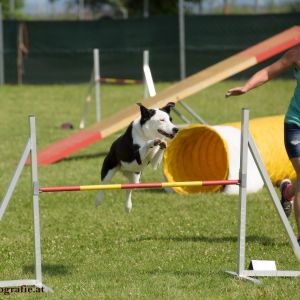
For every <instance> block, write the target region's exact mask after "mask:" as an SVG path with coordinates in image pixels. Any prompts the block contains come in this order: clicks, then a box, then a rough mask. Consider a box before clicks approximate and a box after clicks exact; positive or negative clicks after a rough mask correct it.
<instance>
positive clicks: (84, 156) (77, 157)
mask: <svg viewBox="0 0 300 300" xmlns="http://www.w3.org/2000/svg"><path fill="white" fill-rule="evenodd" d="M107 153H108V152H97V153H91V154H82V155H73V156H70V157H65V158H64V159H62V160H59V161H58V162H56V163H60V162H66V161H71V162H72V161H76V160H81V159H94V158H100V157H103V156H106V155H107Z"/></svg>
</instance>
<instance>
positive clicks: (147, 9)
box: [143, 0, 149, 18]
mask: <svg viewBox="0 0 300 300" xmlns="http://www.w3.org/2000/svg"><path fill="white" fill-rule="evenodd" d="M143 15H144V18H148V17H149V0H144V13H143Z"/></svg>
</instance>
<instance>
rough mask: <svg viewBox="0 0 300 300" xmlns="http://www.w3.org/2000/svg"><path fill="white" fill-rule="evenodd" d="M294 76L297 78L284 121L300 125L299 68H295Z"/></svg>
mask: <svg viewBox="0 0 300 300" xmlns="http://www.w3.org/2000/svg"><path fill="white" fill-rule="evenodd" d="M294 75H295V78H296V80H297V86H296V88H295V91H294V95H293V97H292V99H291V102H290V105H289V107H288V110H287V113H286V114H285V119H284V122H285V123H289V124H296V125H297V126H299V127H300V69H295V72H294Z"/></svg>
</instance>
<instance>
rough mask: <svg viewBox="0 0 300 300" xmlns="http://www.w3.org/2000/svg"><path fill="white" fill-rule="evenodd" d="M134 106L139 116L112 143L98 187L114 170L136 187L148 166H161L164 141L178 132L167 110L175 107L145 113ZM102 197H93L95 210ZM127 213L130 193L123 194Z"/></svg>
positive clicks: (101, 194) (146, 110)
mask: <svg viewBox="0 0 300 300" xmlns="http://www.w3.org/2000/svg"><path fill="white" fill-rule="evenodd" d="M137 104H138V105H139V106H140V112H141V116H140V117H139V118H137V119H135V120H134V121H133V122H132V123H131V124H130V125H129V127H128V128H127V130H126V132H125V133H124V134H123V135H121V136H120V137H119V138H118V139H116V140H115V141H114V142H113V144H112V146H111V148H110V150H109V153H108V154H107V156H106V157H105V159H104V162H103V165H102V169H101V181H102V184H106V183H108V182H109V181H110V180H111V179H112V177H113V176H114V174H115V173H116V171H118V170H120V171H121V172H122V173H123V174H124V175H125V176H126V177H127V178H128V180H129V182H130V183H139V182H140V177H141V173H142V171H143V169H144V168H145V167H146V166H147V165H148V164H149V163H151V165H152V167H153V168H154V169H156V168H157V166H158V165H159V163H160V162H161V160H162V156H163V151H164V149H165V148H166V142H165V138H167V139H172V138H173V137H174V136H175V135H176V133H177V132H178V128H177V127H176V126H175V125H174V124H173V123H172V119H171V117H170V110H171V108H172V107H174V106H175V104H174V103H173V102H169V103H168V104H167V105H166V106H164V107H163V108H160V109H148V108H146V107H145V106H143V105H142V104H141V103H137ZM103 196H104V192H103V191H100V192H99V193H98V194H97V197H96V206H98V205H99V204H100V203H101V200H102V198H103ZM131 209H132V202H131V190H126V200H125V210H126V211H127V212H130V211H131Z"/></svg>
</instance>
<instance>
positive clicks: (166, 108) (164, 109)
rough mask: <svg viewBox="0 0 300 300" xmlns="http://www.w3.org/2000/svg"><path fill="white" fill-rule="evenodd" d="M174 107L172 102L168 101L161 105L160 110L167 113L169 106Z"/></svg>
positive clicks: (168, 112) (169, 109)
mask: <svg viewBox="0 0 300 300" xmlns="http://www.w3.org/2000/svg"><path fill="white" fill-rule="evenodd" d="M172 107H175V103H174V102H169V103H168V104H167V105H166V106H164V107H162V108H161V109H160V110H162V111H164V112H166V113H167V114H170V111H171V108H172Z"/></svg>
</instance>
